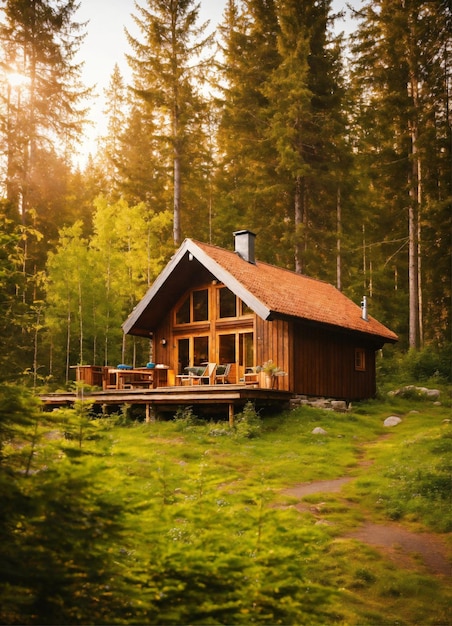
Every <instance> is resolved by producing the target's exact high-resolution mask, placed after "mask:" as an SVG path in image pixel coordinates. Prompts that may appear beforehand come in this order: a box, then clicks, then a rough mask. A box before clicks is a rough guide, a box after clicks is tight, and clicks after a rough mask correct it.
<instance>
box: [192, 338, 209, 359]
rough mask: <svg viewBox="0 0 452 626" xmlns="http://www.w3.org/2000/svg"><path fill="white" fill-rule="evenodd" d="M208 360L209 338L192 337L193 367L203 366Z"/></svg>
mask: <svg viewBox="0 0 452 626" xmlns="http://www.w3.org/2000/svg"><path fill="white" fill-rule="evenodd" d="M208 360H209V338H208V337H194V339H193V365H204V364H206V363H207V361H208Z"/></svg>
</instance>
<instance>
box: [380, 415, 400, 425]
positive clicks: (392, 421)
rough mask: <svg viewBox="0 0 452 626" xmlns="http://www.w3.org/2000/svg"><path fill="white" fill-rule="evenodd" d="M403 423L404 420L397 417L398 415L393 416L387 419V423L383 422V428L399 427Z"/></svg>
mask: <svg viewBox="0 0 452 626" xmlns="http://www.w3.org/2000/svg"><path fill="white" fill-rule="evenodd" d="M401 421H402V420H401V419H400V417H397V415H391V416H390V417H387V418H386V419H385V421H384V422H383V426H386V427H387V428H390V427H391V426H397V424H400V422H401Z"/></svg>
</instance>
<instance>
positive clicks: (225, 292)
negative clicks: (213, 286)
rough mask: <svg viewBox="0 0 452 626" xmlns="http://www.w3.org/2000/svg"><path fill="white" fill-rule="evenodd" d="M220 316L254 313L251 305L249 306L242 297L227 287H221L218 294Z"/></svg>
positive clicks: (238, 315)
mask: <svg viewBox="0 0 452 626" xmlns="http://www.w3.org/2000/svg"><path fill="white" fill-rule="evenodd" d="M218 300H219V302H218V306H219V314H218V315H219V317H220V318H223V317H240V316H241V315H249V314H250V313H252V311H251V309H250V308H249V306H247V305H246V304H245V303H244V302H243V301H242V300H240V298H238V297H237V296H236V295H235V294H234V293H232V291H231V290H230V289H228V288H227V287H221V289H219V296H218Z"/></svg>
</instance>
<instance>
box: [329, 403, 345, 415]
mask: <svg viewBox="0 0 452 626" xmlns="http://www.w3.org/2000/svg"><path fill="white" fill-rule="evenodd" d="M331 408H332V409H333V411H340V412H342V413H345V411H346V410H347V403H346V402H345V400H332V401H331Z"/></svg>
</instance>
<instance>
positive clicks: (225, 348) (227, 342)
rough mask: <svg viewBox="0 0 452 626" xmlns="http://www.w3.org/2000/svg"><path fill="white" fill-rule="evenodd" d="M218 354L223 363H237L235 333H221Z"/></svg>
mask: <svg viewBox="0 0 452 626" xmlns="http://www.w3.org/2000/svg"><path fill="white" fill-rule="evenodd" d="M218 356H219V359H220V364H221V365H225V364H226V363H235V361H236V359H235V335H220V345H219V353H218Z"/></svg>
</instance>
